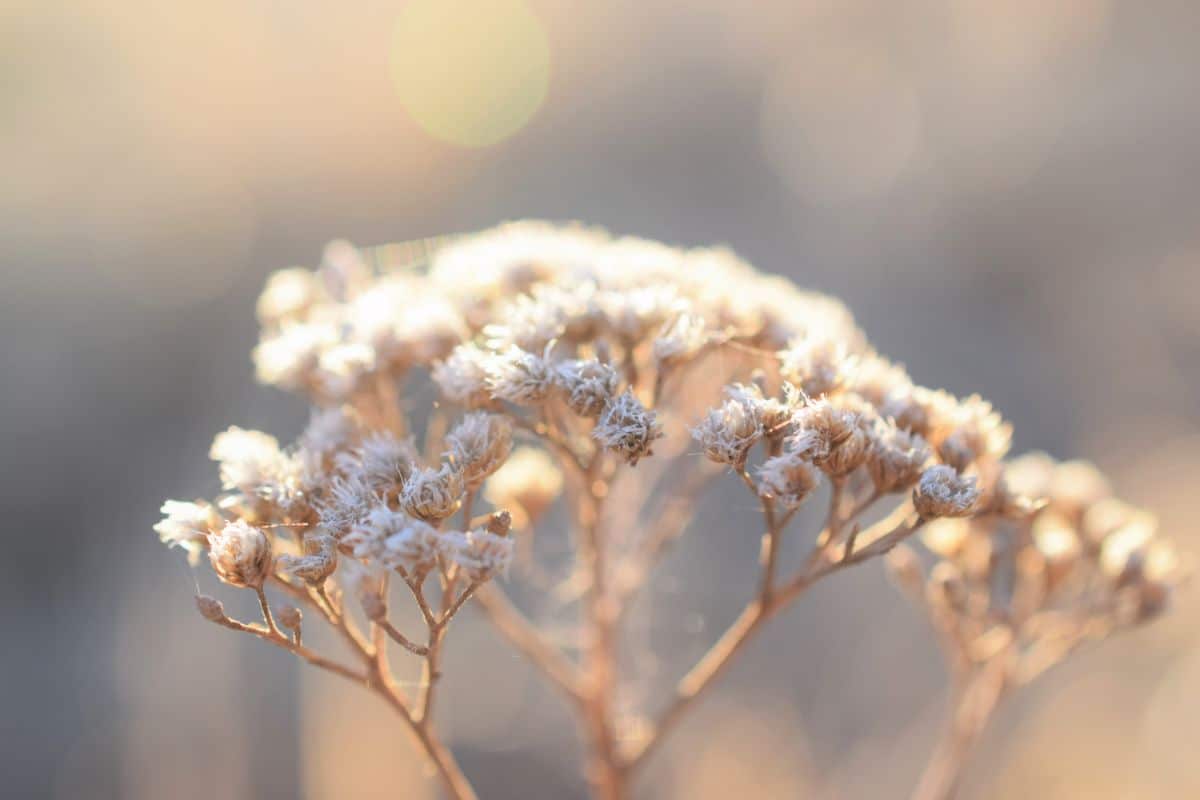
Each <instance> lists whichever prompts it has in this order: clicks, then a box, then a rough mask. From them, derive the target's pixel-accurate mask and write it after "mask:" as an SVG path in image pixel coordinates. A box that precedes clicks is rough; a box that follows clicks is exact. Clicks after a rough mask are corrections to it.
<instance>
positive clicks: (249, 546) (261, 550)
mask: <svg viewBox="0 0 1200 800" xmlns="http://www.w3.org/2000/svg"><path fill="white" fill-rule="evenodd" d="M208 544H209V551H208V559H209V561H210V562H212V568H213V572H215V573H217V577H219V578H220V579H221V580H223V581H224V582H225V583H228V584H230V585H231V586H240V587H249V588H252V589H253V588H260V587H261V586H262V585H263V582H264V581H266V579H267V576H268V575H269V574H270V573H271V542H270V540H269V539H268V538H267V536H266V534H265V533H263V531H262V530H261V529H260V528H256V527H254V526H253V525H248V524H247V523H245V522H242V521H241V520H238V521H237V522H231V523H229V524H228V525H226V526H225V527H224V528H222V529H221V531H220V532H219V533H211V534H209V536H208Z"/></svg>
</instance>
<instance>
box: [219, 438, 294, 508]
mask: <svg viewBox="0 0 1200 800" xmlns="http://www.w3.org/2000/svg"><path fill="white" fill-rule="evenodd" d="M208 455H209V458H211V459H212V460H213V461H217V462H220V464H221V485H222V486H223V487H224V488H226V489H237V490H239V491H241V492H244V493H246V494H255V493H257V492H258V491H260V490H261V489H262V488H263V487H265V486H269V485H271V484H274V483H277V482H278V481H279V480H280V479H281V478H282V477H283V476H284V475H285V474H286V473H287V471H288V468H289V467H288V460H287V457H286V456H285V455H284V454H283V453H282V452H281V451H280V449H279V441H278V440H277V439H276V438H275V437H274V436H271V435H269V434H266V433H263V432H262V431H247V430H243V429H242V428H238V427H231V428H229V430H227V431H225V432H224V433H219V434H217V437H216V438H215V439H213V443H212V448H211V449H210V450H209V453H208Z"/></svg>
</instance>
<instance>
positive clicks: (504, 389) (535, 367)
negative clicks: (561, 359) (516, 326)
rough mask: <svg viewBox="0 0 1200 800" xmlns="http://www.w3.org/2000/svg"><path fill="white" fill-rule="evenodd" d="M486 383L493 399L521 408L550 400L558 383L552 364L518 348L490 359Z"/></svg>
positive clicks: (509, 349)
mask: <svg viewBox="0 0 1200 800" xmlns="http://www.w3.org/2000/svg"><path fill="white" fill-rule="evenodd" d="M486 368H487V378H486V384H487V388H488V391H489V392H491V396H492V397H494V398H496V399H497V400H507V401H508V402H510V403H514V404H516V405H519V406H531V405H537V404H538V403H541V402H542V401H543V400H545V399H546V395H547V394H549V392H550V388H551V386H553V382H554V370H553V368H552V367H551V365H550V362H549V361H547V360H546V359H545V358H543V357H542V356H539V355H535V354H533V353H530V352H528V351H526V350H522V349H521V348H519V347H516V346H515V345H514V346H512V347H510V348H508V349H507V350H504V351H503V352H500V353H495V354H493V355H492V356H491V357H490V358H488V360H487V365H486Z"/></svg>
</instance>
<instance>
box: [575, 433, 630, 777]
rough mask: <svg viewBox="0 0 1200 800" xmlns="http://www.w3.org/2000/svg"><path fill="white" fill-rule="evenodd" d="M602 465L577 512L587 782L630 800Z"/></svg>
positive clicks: (595, 461) (591, 470)
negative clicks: (619, 718)
mask: <svg viewBox="0 0 1200 800" xmlns="http://www.w3.org/2000/svg"><path fill="white" fill-rule="evenodd" d="M602 465H603V456H602V455H601V454H600V453H599V452H597V453H596V454H594V455H593V457H592V462H591V464H590V465H589V467H588V469H587V471H586V473H585V480H584V481H583V484H584V485H583V486H581V487H580V494H579V497H580V503H579V505H578V508H577V510H576V513H577V514H578V523H579V532H580V537H579V547H580V558H581V559H582V560H583V566H584V568H585V570H586V571H587V574H588V576H589V578H590V580H589V583H588V588H587V591H586V592H585V593H584V597H583V618H584V619H583V622H584V631H585V634H584V635H585V637H586V639H585V642H584V652H583V669H584V674H585V687H584V691H585V702H584V709H585V715H586V720H585V722H586V728H587V736H588V748H589V751H590V752H589V757H588V766H587V778H588V782H589V783H590V784H591V786H592V790H593V793H594V794H595V796H596V797H599V798H603V800H623V799H624V798H625V797H627V796H628V772H627V770H626V768H625V765H624V764H623V762H622V760H621V753H620V748H619V747H618V745H617V740H616V732H615V730H614V704H615V700H616V686H617V625H616V622H617V615H616V613H615V609H614V605H613V598H612V594H611V586H610V582H609V574H608V573H609V569H608V553H607V551H606V548H605V547H604V542H603V536H602V533H601V530H600V523H601V511H602V505H603V501H602V499H601V494H600V493H599V492H597V487H596V484H597V481H598V479H599V475H600V469H601V467H602Z"/></svg>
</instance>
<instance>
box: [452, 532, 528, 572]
mask: <svg viewBox="0 0 1200 800" xmlns="http://www.w3.org/2000/svg"><path fill="white" fill-rule="evenodd" d="M440 546H441V548H442V552H443V553H445V554H446V556H447V557H448V558H449V559H450V560H451V561H453V562H454V563H455V564H458V566H459V567H461V568H462V570H463V571H464V572H465V573H466V574H467V576H468V577H469V578H470V579H471V580H472V581H485V580H488V579H489V578H491V577H492V576H493V575H500V576H501V577H504V576H506V575H507V574H508V568H509V565H511V564H512V558H513V547H514V540H513V538H512V537H511V536H500V535H497V534H495V533H492V532H490V531H488V530H486V529H482V528H480V529H478V530H472V531H467V532H466V533H458V532H456V531H452V532H449V533H445V534H443V535H442V538H441V540H440Z"/></svg>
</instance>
